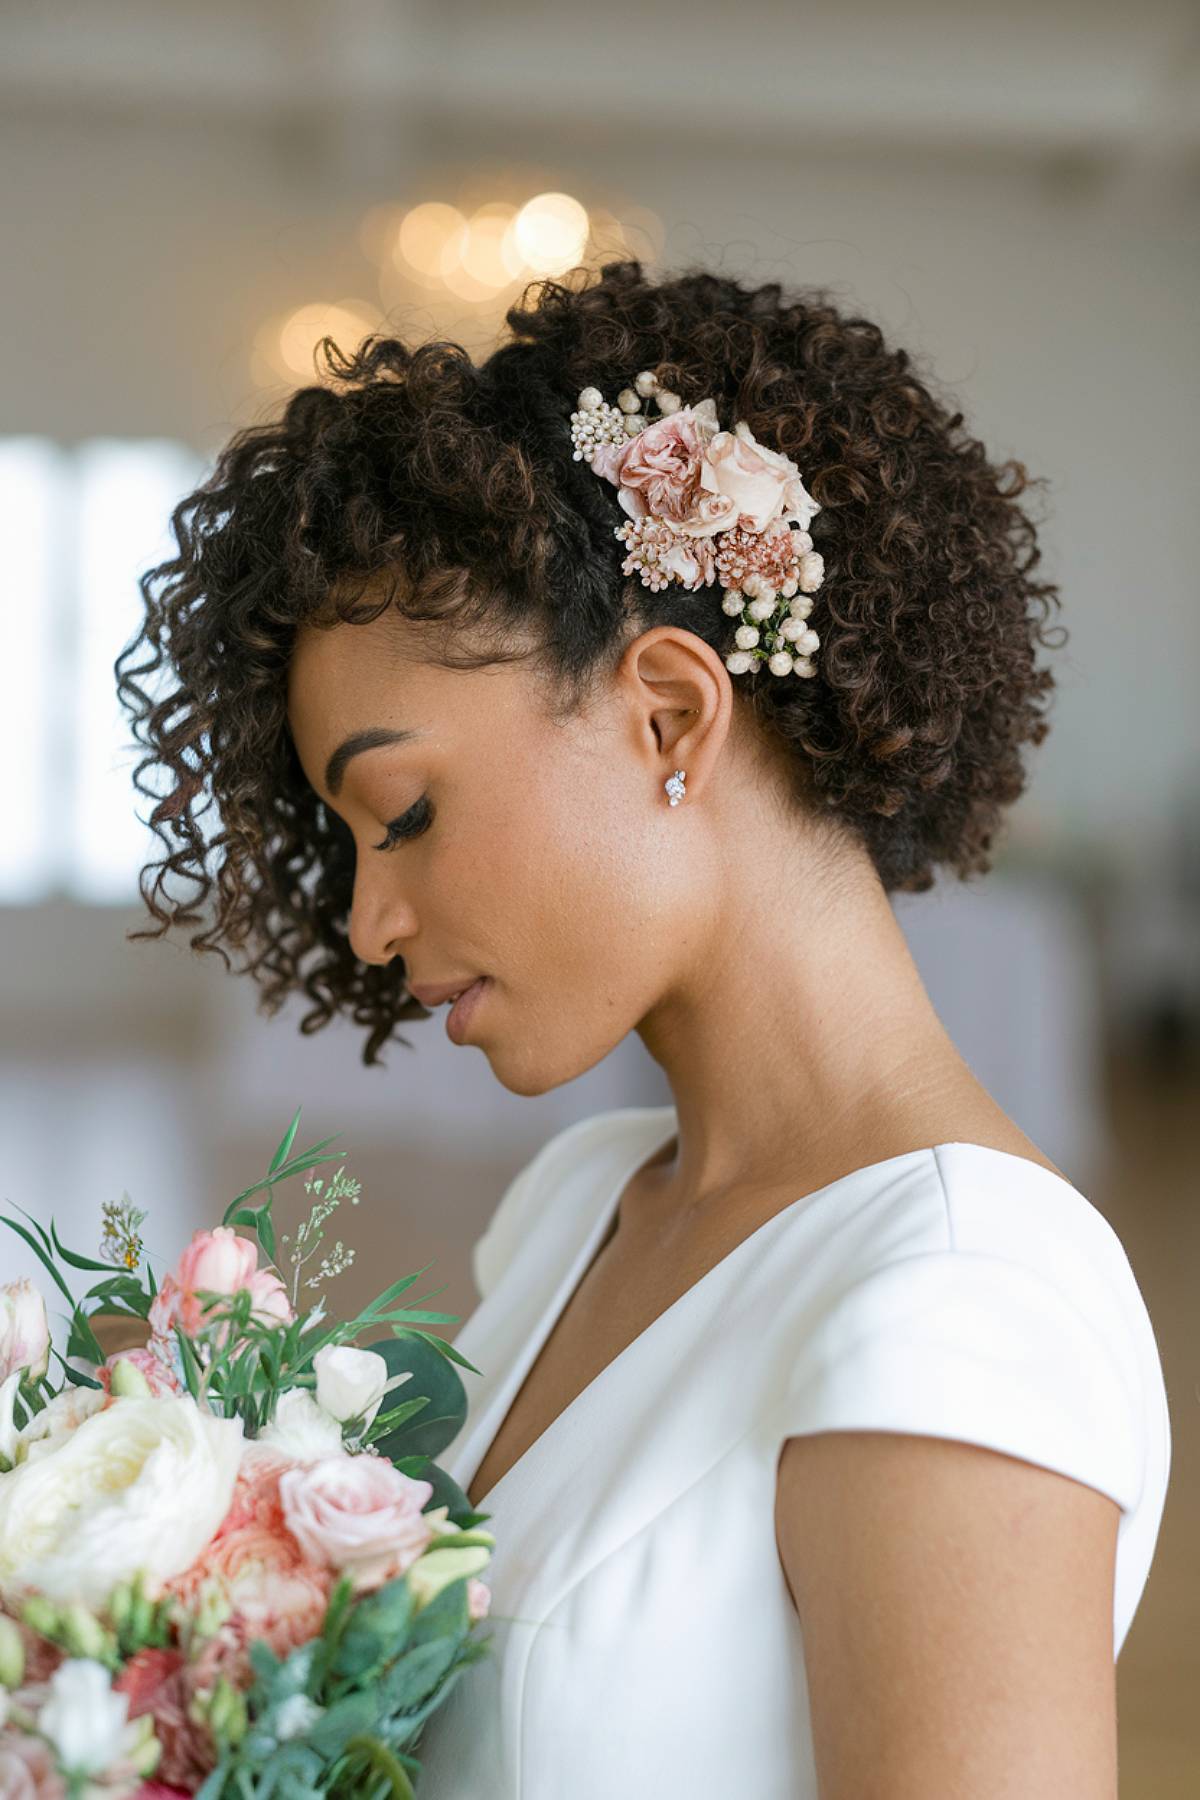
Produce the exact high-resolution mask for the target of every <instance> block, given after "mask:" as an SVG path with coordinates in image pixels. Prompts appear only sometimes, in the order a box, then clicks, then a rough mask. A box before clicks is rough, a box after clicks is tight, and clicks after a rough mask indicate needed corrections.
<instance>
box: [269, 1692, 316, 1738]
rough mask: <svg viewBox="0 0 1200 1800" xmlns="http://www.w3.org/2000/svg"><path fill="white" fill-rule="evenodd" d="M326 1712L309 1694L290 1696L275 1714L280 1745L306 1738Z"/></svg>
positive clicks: (276, 1732)
mask: <svg viewBox="0 0 1200 1800" xmlns="http://www.w3.org/2000/svg"><path fill="white" fill-rule="evenodd" d="M324 1711H325V1708H324V1707H323V1706H318V1705H317V1703H316V1701H315V1700H310V1699H309V1697H308V1695H307V1694H289V1695H288V1697H287V1699H286V1700H285V1701H284V1702H283V1704H282V1705H281V1706H280V1707H279V1709H278V1710H277V1712H276V1714H275V1736H276V1737H277V1738H278V1739H279V1741H280V1743H287V1742H288V1740H289V1739H290V1738H298V1737H305V1736H306V1735H307V1734H308V1732H310V1731H311V1730H312V1728H313V1726H314V1725H315V1724H316V1722H317V1720H318V1719H319V1718H320V1717H321V1714H322V1713H323V1712H324Z"/></svg>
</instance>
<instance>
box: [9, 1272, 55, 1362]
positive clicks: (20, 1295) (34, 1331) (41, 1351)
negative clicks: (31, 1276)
mask: <svg viewBox="0 0 1200 1800" xmlns="http://www.w3.org/2000/svg"><path fill="white" fill-rule="evenodd" d="M49 1367H50V1326H49V1324H48V1323H47V1320H46V1302H45V1301H44V1300H43V1299H42V1296H41V1295H40V1294H39V1293H38V1291H37V1289H36V1288H35V1287H34V1285H33V1283H32V1281H27V1280H25V1279H24V1278H22V1280H20V1281H10V1282H8V1283H7V1285H6V1286H4V1287H0V1381H4V1380H6V1379H7V1377H8V1376H9V1375H11V1374H12V1373H13V1372H14V1371H15V1370H24V1371H25V1372H26V1373H27V1374H28V1377H29V1379H30V1380H31V1381H40V1380H41V1379H42V1376H43V1375H44V1374H45V1373H46V1370H47V1369H48V1368H49Z"/></svg>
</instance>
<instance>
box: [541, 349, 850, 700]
mask: <svg viewBox="0 0 1200 1800" xmlns="http://www.w3.org/2000/svg"><path fill="white" fill-rule="evenodd" d="M643 401H645V402H646V405H647V410H646V411H643V409H642V402H643ZM652 402H653V403H656V404H657V408H658V413H657V416H655V417H653V418H652V417H650V415H649V406H650V404H651V403H652ZM571 439H572V442H573V443H574V445H575V458H574V459H575V461H576V462H580V461H583V462H587V463H589V464H590V466H591V467H592V468H593V469H594V470H595V472H596V473H597V474H598V475H603V476H605V477H606V478H607V479H608V480H609V481H611V482H613V483H614V485H615V486H616V488H617V491H618V499H619V500H620V503H621V506H622V508H623V509H624V511H625V512H626V513H627V514H628V515H629V516H628V518H627V519H626V521H625V523H624V524H623V525H618V526H616V527H615V532H616V536H617V537H619V538H620V539H621V540H622V542H623V543H624V544H625V545H626V546H627V547H628V552H629V553H628V555H627V556H626V558H625V560H624V562H623V563H622V564H621V568H622V570H623V572H624V573H625V574H626V575H633V574H637V575H640V576H641V579H642V584H643V586H644V587H648V588H652V589H655V590H657V589H659V588H664V587H666V586H667V584H668V583H669V582H672V581H675V582H678V583H679V584H680V585H681V586H682V587H685V588H687V589H689V590H690V591H693V592H694V591H695V590H696V589H697V588H702V587H707V586H709V585H711V584H712V583H713V582H719V583H720V584H721V586H722V588H724V590H725V595H724V599H723V600H722V602H721V605H722V608H723V610H724V611H725V612H726V613H727V614H728V615H729V616H730V618H740V620H741V624H740V625H739V626H738V629H737V632H736V634H735V638H734V642H735V644H736V646H737V648H736V649H735V650H733V651H731V652H730V654H729V655H728V656H727V657H726V658H725V667H726V668H727V669H728V670H729V672H730V674H732V675H744V674H745V673H746V672H747V671H748V670H750V669H753V668H754V667H755V665H756V664H757V663H761V662H765V663H766V665H767V667H768V668H769V669H770V671H771V673H772V675H791V674H796V675H801V676H811V675H815V674H816V669H815V667H814V665H813V662H812V657H813V654H814V652H815V651H816V650H817V649H819V647H820V642H821V640H820V638H819V637H818V636H817V634H816V632H815V631H813V630H812V629H811V628H810V626H809V625H808V616H809V614H810V613H811V611H812V606H813V603H812V600H811V598H810V596H811V595H812V594H814V593H815V592H816V590H817V589H818V588H819V587H820V585H821V583H822V581H823V580H824V579H825V564H824V561H823V559H822V557H821V554H820V552H819V551H817V550H814V549H813V547H812V538H811V537H810V536H809V534H808V529H807V528H808V525H809V522H810V521H811V519H812V517H813V514H814V513H818V512H820V510H821V508H820V506H819V505H818V504H817V502H816V501H815V500H814V499H813V497H812V495H811V494H810V493H808V491H807V490H806V488H805V486H804V483H803V481H802V480H801V479H800V471H799V469H798V468H797V467H796V465H795V463H794V462H792V461H791V459H790V458H789V457H786V456H781V455H780V454H779V453H778V451H775V450H769V449H767V447H766V445H764V444H760V443H758V442H757V441H756V439H755V437H754V434H753V432H752V431H751V430H750V427H749V426H748V425H747V424H745V422H744V421H738V423H736V424H735V425H734V428H733V430H732V431H723V430H722V429H721V427H720V425H719V423H718V420H717V408H716V403H715V402H714V401H713V400H712V399H707V400H700V401H698V402H697V403H696V405H694V406H684V405H683V403H682V401H681V400H680V397H679V395H678V394H673V393H671V392H670V390H669V389H667V388H664V387H662V386H661V385H660V383H659V380H658V376H657V375H656V374H655V373H654V372H653V370H651V369H643V370H642V371H641V373H640V374H639V375H638V376H637V377H636V378H635V381H634V385H633V387H631V388H628V387H627V388H622V390H621V392H620V393H619V394H618V395H617V404H616V405H615V406H610V405H609V403H608V402H607V401H606V400H605V399H604V396H603V395H602V394H601V392H600V390H599V388H594V387H585V388H584V389H583V391H582V392H581V393H580V396H579V405H578V410H577V411H576V412H573V413H572V414H571Z"/></svg>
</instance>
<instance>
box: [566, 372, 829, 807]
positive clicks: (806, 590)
mask: <svg viewBox="0 0 1200 1800" xmlns="http://www.w3.org/2000/svg"><path fill="white" fill-rule="evenodd" d="M651 400H653V401H654V403H655V404H656V405H657V407H658V411H659V413H660V415H661V414H670V413H674V412H678V410H679V408H680V407H681V406H682V404H683V402H682V400H681V398H680V396H679V395H678V394H676V393H673V392H672V391H671V390H670V389H669V388H664V387H662V386H661V385H660V383H659V379H658V376H657V375H656V374H655V373H654V371H653V369H642V370H641V371H640V373H639V374H638V375H637V376H635V378H634V383H633V386H632V387H626V388H622V389H621V392H620V393H619V394H618V395H617V404H616V405H615V406H610V405H609V403H608V402H607V401H606V400H605V398H604V396H603V394H602V393H601V392H600V390H599V388H596V387H585V388H584V389H582V391H581V392H580V395H579V403H578V408H577V410H576V411H575V412H573V413H572V414H571V439H572V442H573V443H574V446H575V449H574V457H573V460H574V461H575V462H580V461H586V462H591V460H592V458H593V456H594V455H595V452H596V450H597V449H598V448H599V447H600V445H602V444H623V443H626V442H628V440H629V439H630V438H632V437H636V436H637V434H638V433H639V432H640V431H642V430H643V429H644V427H645V426H646V425H648V424H649V423H650V422H651V420H650V417H649V409H648V407H647V410H646V411H643V410H642V402H643V401H647V402H649V401H651ZM656 523H658V521H656V520H654V519H652V518H650V517H647V519H645V520H644V521H642V527H643V529H644V530H647V531H650V530H652V528H653V527H654V525H655V524H656ZM663 524H664V525H665V521H664V522H663ZM667 529H668V532H669V527H667ZM628 532H629V526H628V525H625V526H621V527H619V528H618V529H617V536H618V537H623V536H626V535H628ZM791 544H792V550H793V552H794V553H795V558H796V560H795V561H793V562H792V565H791V567H792V570H793V571H794V573H789V574H788V576H787V579H786V580H784V581H783V582H782V584H781V585H779V584H778V583H777V581H772V580H771V579H770V578H769V577H768V576H766V575H763V574H760V573H757V572H754V573H751V574H748V575H747V576H746V577H745V579H744V580H743V581H742V584H741V586H740V587H734V588H727V589H726V590H725V592H724V597H723V599H722V601H721V607H722V611H723V612H725V613H726V614H727V615H728V616H729V617H730V618H740V619H741V620H742V623H741V624H740V625H739V627H738V629H737V631H736V632H735V634H734V643H735V645H736V646H737V647H736V649H734V650H732V651H731V652H730V653H729V655H728V656H726V658H725V667H726V668H727V669H728V670H729V672H730V674H731V675H745V674H748V673H749V672H750V671H751V670H752V669H754V668H755V667H756V666H757V665H758V664H759V663H761V662H764V661H765V663H766V666H767V668H768V669H769V670H770V672H771V674H772V675H799V676H801V677H803V678H805V679H808V678H811V677H812V676H814V675H815V674H816V672H817V671H816V666H815V664H814V663H813V661H812V658H813V656H814V655H815V653H816V651H817V650H818V649H819V648H820V644H821V640H820V638H819V636H818V635H817V633H816V632H815V631H814V630H813V629H812V628H811V626H809V624H808V623H807V621H808V617H809V614H810V613H811V612H812V607H813V603H812V599H811V595H812V594H813V593H815V591H816V590H817V588H819V587H820V585H821V583H822V581H823V580H824V578H825V563H824V559H823V557H822V556H821V554H820V552H819V551H817V550H814V549H813V546H812V538H811V537H810V536H809V534H808V532H807V531H803V530H801V529H799V527H798V526H795V525H793V527H792V529H791ZM656 560H657V558H656V556H655V555H654V554H648V556H647V563H648V565H653V564H654V563H655V562H656ZM669 579H670V578H669V576H666V575H663V576H662V577H661V579H660V578H659V577H658V574H657V572H656V570H655V569H654V568H653V566H648V568H647V569H644V570H643V571H642V580H643V582H644V584H645V585H646V586H648V587H651V588H655V589H657V588H660V587H665V586H666V585H667V583H668V580H669ZM680 773H681V771H678V770H677V771H676V775H679V774H680ZM672 780H673V781H674V777H673V778H672ZM671 785H672V784H671V783H668V784H667V786H668V790H670V788H671ZM681 797H682V796H681V793H679V792H673V793H671V795H670V798H671V804H672V805H673V806H674V805H676V804H677V802H678V800H679V798H681Z"/></svg>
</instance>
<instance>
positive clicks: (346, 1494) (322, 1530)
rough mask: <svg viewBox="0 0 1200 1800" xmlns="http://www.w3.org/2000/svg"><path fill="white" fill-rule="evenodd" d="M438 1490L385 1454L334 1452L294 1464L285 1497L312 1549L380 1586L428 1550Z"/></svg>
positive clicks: (282, 1483) (282, 1488) (287, 1512)
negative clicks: (430, 1508) (431, 1503)
mask: <svg viewBox="0 0 1200 1800" xmlns="http://www.w3.org/2000/svg"><path fill="white" fill-rule="evenodd" d="M432 1494H433V1487H432V1484H431V1483H430V1482H428V1481H414V1480H413V1479H412V1477H411V1476H409V1475H402V1474H401V1473H400V1470H399V1469H396V1468H394V1467H393V1466H392V1464H391V1463H390V1462H388V1461H386V1459H385V1458H384V1457H382V1456H370V1455H363V1456H326V1457H322V1458H321V1459H320V1461H318V1462H314V1463H308V1464H305V1465H303V1466H302V1467H298V1468H292V1469H287V1470H285V1472H284V1473H283V1474H282V1475H281V1476H280V1478H279V1497H280V1500H281V1501H282V1504H283V1516H284V1518H285V1519H286V1521H287V1524H288V1529H289V1530H290V1531H291V1533H292V1535H293V1536H294V1537H295V1539H296V1541H297V1543H298V1544H299V1545H300V1547H301V1549H302V1550H304V1552H305V1554H306V1555H308V1556H311V1557H313V1558H314V1559H315V1560H318V1561H322V1562H325V1563H328V1564H329V1566H330V1567H331V1568H334V1569H337V1570H339V1571H341V1572H343V1573H345V1574H348V1575H349V1576H350V1577H351V1578H352V1580H353V1582H354V1586H355V1588H356V1589H357V1590H359V1591H362V1590H363V1589H366V1588H373V1587H378V1586H380V1584H381V1583H383V1582H385V1581H390V1580H391V1579H392V1578H393V1577H394V1576H396V1575H402V1574H403V1573H404V1571H405V1570H406V1569H407V1568H408V1567H409V1566H410V1564H412V1563H414V1562H415V1561H416V1560H417V1558H418V1557H419V1556H420V1555H422V1554H423V1552H424V1550H425V1548H426V1546H427V1544H428V1543H429V1540H430V1538H431V1537H432V1536H433V1530H432V1527H431V1526H430V1524H429V1522H428V1520H427V1519H426V1518H425V1517H424V1515H423V1513H422V1511H421V1508H422V1507H423V1506H424V1505H425V1503H426V1501H427V1500H429V1499H430V1497H431V1496H432Z"/></svg>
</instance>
